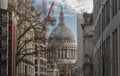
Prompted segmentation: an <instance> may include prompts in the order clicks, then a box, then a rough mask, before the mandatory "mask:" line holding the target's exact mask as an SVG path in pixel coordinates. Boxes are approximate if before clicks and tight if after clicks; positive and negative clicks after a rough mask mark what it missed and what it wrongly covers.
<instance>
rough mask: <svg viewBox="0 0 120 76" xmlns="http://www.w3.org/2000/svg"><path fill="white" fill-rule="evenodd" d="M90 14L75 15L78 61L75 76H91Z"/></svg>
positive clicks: (91, 29)
mask: <svg viewBox="0 0 120 76" xmlns="http://www.w3.org/2000/svg"><path fill="white" fill-rule="evenodd" d="M92 20H93V18H92V14H88V13H83V14H82V15H79V14H78V15H77V21H78V24H77V40H78V43H77V44H78V51H79V53H78V54H79V55H80V56H78V61H77V63H76V67H77V68H76V69H75V70H76V71H78V72H77V76H93V43H94V42H93V41H94V39H93V35H94V27H93V25H92Z"/></svg>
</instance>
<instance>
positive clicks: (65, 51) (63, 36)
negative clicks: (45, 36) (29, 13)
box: [48, 7, 77, 76]
mask: <svg viewBox="0 0 120 76" xmlns="http://www.w3.org/2000/svg"><path fill="white" fill-rule="evenodd" d="M48 48H50V49H49V52H48V76H71V75H72V74H71V72H72V68H71V65H72V64H74V63H75V62H76V61H77V47H76V42H75V39H74V35H73V33H72V31H71V30H70V29H69V28H68V27H67V26H66V25H65V22H64V14H63V10H62V7H61V12H60V17H59V24H58V26H57V27H56V28H54V29H53V31H52V32H51V34H50V36H49V41H48Z"/></svg>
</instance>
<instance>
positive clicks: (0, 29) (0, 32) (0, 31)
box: [0, 27, 2, 35]
mask: <svg viewBox="0 0 120 76" xmlns="http://www.w3.org/2000/svg"><path fill="white" fill-rule="evenodd" d="M0 35H2V27H0Z"/></svg>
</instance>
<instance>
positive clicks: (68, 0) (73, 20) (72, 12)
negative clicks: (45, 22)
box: [36, 0, 93, 39]
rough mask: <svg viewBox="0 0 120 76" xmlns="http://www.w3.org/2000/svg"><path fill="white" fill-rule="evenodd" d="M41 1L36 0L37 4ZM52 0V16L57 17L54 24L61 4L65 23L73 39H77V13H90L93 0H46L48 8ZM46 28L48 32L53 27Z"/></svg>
mask: <svg viewBox="0 0 120 76" xmlns="http://www.w3.org/2000/svg"><path fill="white" fill-rule="evenodd" d="M41 1H42V0H36V2H37V3H38V4H39V2H41ZM52 1H54V4H55V5H54V16H55V17H56V19H57V22H56V26H57V25H58V21H59V19H58V18H59V13H60V8H61V5H62V7H63V12H64V18H65V24H66V26H67V27H69V28H70V29H71V30H72V32H73V34H74V36H75V39H77V14H82V13H83V12H88V13H91V12H92V8H93V0H46V2H47V9H49V8H50V5H51V2H52ZM56 26H55V27H56ZM48 29H49V31H48V32H50V31H51V30H52V29H53V27H48Z"/></svg>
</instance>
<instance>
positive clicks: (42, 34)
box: [34, 26, 47, 76]
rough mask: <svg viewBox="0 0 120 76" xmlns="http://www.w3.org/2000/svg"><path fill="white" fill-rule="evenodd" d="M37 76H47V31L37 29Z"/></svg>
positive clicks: (40, 27)
mask: <svg viewBox="0 0 120 76" xmlns="http://www.w3.org/2000/svg"><path fill="white" fill-rule="evenodd" d="M34 32H35V52H36V53H35V60H34V63H35V76H47V54H46V30H44V31H43V30H42V26H37V27H36V28H35V31H34Z"/></svg>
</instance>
